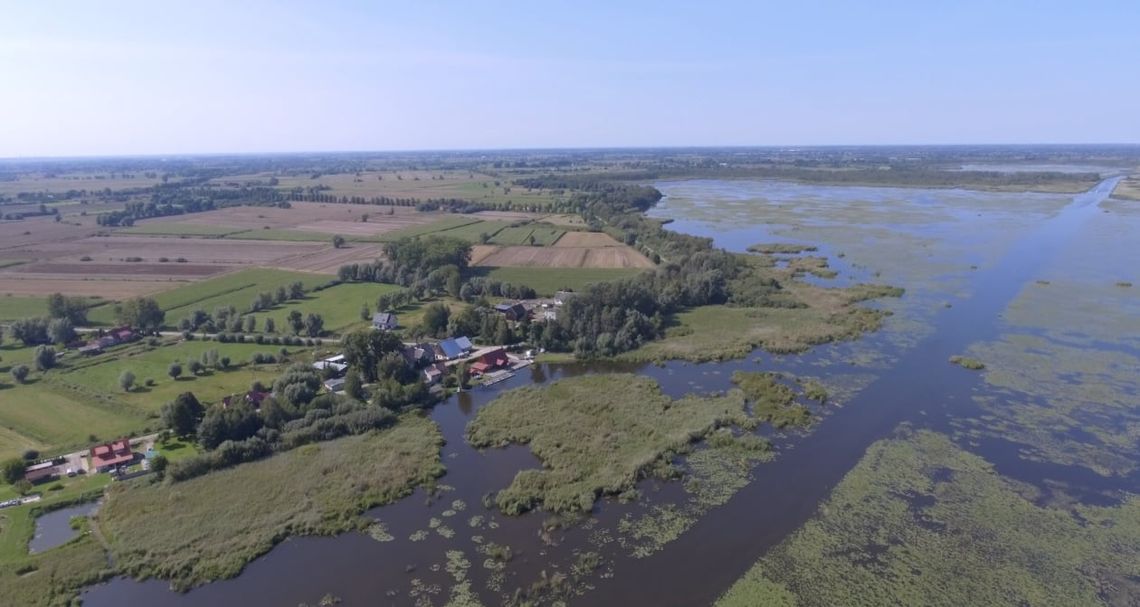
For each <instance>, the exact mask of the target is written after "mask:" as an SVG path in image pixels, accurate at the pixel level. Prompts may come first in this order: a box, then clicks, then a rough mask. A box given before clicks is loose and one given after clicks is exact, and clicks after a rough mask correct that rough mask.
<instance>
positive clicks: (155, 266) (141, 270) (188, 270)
mask: <svg viewBox="0 0 1140 607" xmlns="http://www.w3.org/2000/svg"><path fill="white" fill-rule="evenodd" d="M230 269H232V268H231V267H230V266H224V265H207V264H189V263H174V262H169V263H130V262H125V263H86V262H79V263H50V262H49V263H36V264H28V265H24V266H21V267H20V268H19V269H17V270H15V271H14V273H17V274H35V275H37V276H42V277H45V278H47V277H50V276H52V275H57V274H58V275H66V276H75V277H77V278H78V277H86V276H99V277H103V276H113V277H124V276H153V277H186V278H200V277H203V276H212V275H214V274H219V273H222V272H225V271H227V270H230Z"/></svg>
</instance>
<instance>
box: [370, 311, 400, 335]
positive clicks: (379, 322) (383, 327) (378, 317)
mask: <svg viewBox="0 0 1140 607" xmlns="http://www.w3.org/2000/svg"><path fill="white" fill-rule="evenodd" d="M399 326H400V323H399V322H397V321H396V315H395V314H393V313H391V312H377V313H375V314H373V315H372V328H373V329H376V330H377V331H393V330H395V329H396V328H398V327H399Z"/></svg>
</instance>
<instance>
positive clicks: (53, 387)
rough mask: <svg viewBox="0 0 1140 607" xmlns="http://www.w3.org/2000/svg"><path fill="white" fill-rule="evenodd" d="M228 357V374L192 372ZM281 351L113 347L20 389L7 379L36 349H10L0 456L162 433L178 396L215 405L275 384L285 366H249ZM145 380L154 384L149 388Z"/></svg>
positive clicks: (0, 408) (200, 345) (1, 392)
mask: <svg viewBox="0 0 1140 607" xmlns="http://www.w3.org/2000/svg"><path fill="white" fill-rule="evenodd" d="M215 349H216V350H217V351H218V354H219V356H227V357H229V358H230V365H231V367H230V369H228V370H210V371H205V372H204V373H202V374H201V375H200V376H194V375H193V374H192V373H190V370H189V363H190V362H191V361H194V360H200V359H201V357H202V353H203V352H205V351H207V350H215ZM280 350H281V347H280V346H272V345H256V344H252V343H246V344H234V343H230V344H223V343H218V342H216V341H201V340H195V341H189V342H183V341H181V340H173V339H169V338H168V339H165V340H162V341H161V342H160V345H158V346H150V345H148V344H147V343H146V342H135V343H133V344H129V345H125V346H119V347H116V348H112V349H111V350H109V351H107V352H106V353H104V354H101V355H98V356H94V357H91V358H85V357H81V356H80V355H78V354H76V353H73V352H72V353H66V354H63V356H61V358H60V362H59V365H58V366H57V367H56V368H54V369H51V370H48V371H46V372H38V371H33V372H32V373H31V375H30V376H29V377H28V380H27V383H25V384H16V383H15V382H14V380H13V379H12V378H11V375H9V373H10V370H11V367H12V366H14V365H16V364H21V363H22V364H28V363H29V362H30V360H31V351H32V349H31V348H15V347H13V344H9V345H7V346H6V347H4V348H3V349H0V352H2V353H3V354H2V355H3V359H4V360H3V362H0V374H2V375H0V457H10V456H13V455H19V454H20V453H22V452H23V451H24V450H25V449H33V448H34V449H38V450H41V451H45V452H48V453H56V452H63V451H65V450H67V449H73V448H82V447H85V446H87V445H88V444H90V442H91V441H90V436H92V435H94V436H96V437H98V438H100V439H107V438H112V437H115V436H122V435H125V434H128V433H130V432H139V433H141V432H145V431H151V430H157V429H158V426H159V421H158V412H159V409H160V408H161V407H162V405H163V404H164V403H166V402H169V401H171V400H173V399H174V397H175V396H177V395H178V394H179V393H182V392H187V391H189V392H193V393H194V394H195V395H196V396H197V397H198V399H199V400H201V401H203V402H206V403H210V402H217V401H219V400H221V399H222V397H224V396H228V395H230V394H234V393H237V392H243V391H245V390H247V389H248V388H249V386H250V384H252V383H253V382H254V381H256V380H261V381H270V380H272V379H273V378H274V377H276V376H277V375H278V374H279V373H280V371H281V368H283V366H284V365H285V364H288V363H278V364H274V365H257V366H255V365H252V364H249V360H250V358H251V357H252V355H253V354H254V353H255V352H266V353H272V354H274V355H275V356H279V355H280ZM287 351H288V352H289V358H290V359H292V360H296V359H298V358H300V359H302V360H308V359H309V355H308V354H307V352H305V351H304V350H299V349H296V348H288V349H287ZM174 362H178V363H180V364H181V365H182V376H181V377H180V378H179V379H177V380H175V379H171V378H170V376H169V375H168V374H167V371H168V369H169V367H170V365H171V363H174ZM124 371H130V372H131V373H134V375H135V388H134V389H132V390H131V391H130V392H126V391H124V390H123V389H122V387H121V386H120V384H119V377H120V375H122V373H123V372H124ZM147 380H153V385H151V386H147V385H146V382H147Z"/></svg>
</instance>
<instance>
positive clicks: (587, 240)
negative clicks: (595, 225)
mask: <svg viewBox="0 0 1140 607" xmlns="http://www.w3.org/2000/svg"><path fill="white" fill-rule="evenodd" d="M554 246H556V247H623V246H625V245H623V244H622V243H620V242H618V241H616V240H614V239H613V237H612V236H610V235H609V234H606V233H605V232H567V233H566V234H565V235H564V236H563V237H562V238H559V239H558V242H556V243H554Z"/></svg>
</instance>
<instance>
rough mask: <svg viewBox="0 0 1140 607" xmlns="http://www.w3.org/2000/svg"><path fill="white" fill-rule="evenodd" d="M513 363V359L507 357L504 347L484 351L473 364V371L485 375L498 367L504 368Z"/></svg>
mask: <svg viewBox="0 0 1140 607" xmlns="http://www.w3.org/2000/svg"><path fill="white" fill-rule="evenodd" d="M510 364H511V360H510V359H509V358H507V351H506V350H504V349H503V348H498V349H496V350H491V351H490V352H486V353H484V354H483V355H482V356H480V357H479V360H477V361H475V362H474V363H472V364H471V372H472V373H473V374H477V375H483V374H484V373H489V372H491V371H494V370H496V369H502V368H504V367H506V366H508V365H510Z"/></svg>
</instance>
